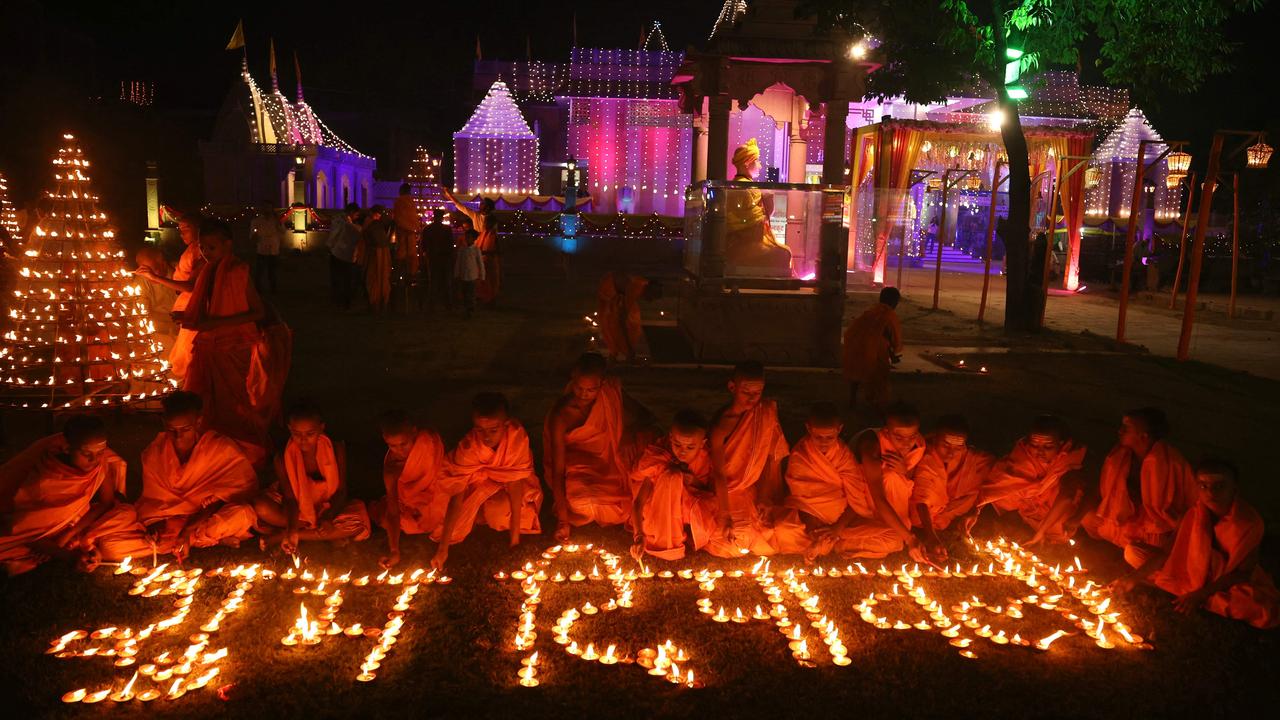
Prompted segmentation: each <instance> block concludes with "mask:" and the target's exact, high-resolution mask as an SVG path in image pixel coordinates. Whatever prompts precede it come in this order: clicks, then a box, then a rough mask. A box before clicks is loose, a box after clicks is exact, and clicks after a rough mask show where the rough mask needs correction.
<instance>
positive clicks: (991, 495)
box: [978, 438, 1087, 518]
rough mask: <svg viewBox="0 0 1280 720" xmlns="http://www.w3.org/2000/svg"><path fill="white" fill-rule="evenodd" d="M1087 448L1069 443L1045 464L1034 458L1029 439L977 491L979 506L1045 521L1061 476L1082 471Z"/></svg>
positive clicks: (1024, 440) (1012, 452)
mask: <svg viewBox="0 0 1280 720" xmlns="http://www.w3.org/2000/svg"><path fill="white" fill-rule="evenodd" d="M1086 450H1087V448H1086V447H1085V446H1083V445H1081V446H1078V447H1077V446H1076V445H1075V444H1074V443H1072V442H1071V441H1070V440H1068V441H1067V442H1066V443H1064V444H1063V446H1062V450H1061V451H1060V452H1059V453H1058V456H1057V457H1055V458H1054V459H1053V462H1051V463H1049V465H1047V466H1046V465H1043V464H1041V463H1040V461H1039V460H1036V459H1035V458H1034V457H1032V455H1031V451H1030V446H1029V445H1028V444H1027V439H1026V438H1022V439H1021V440H1018V442H1017V444H1015V445H1014V446H1013V450H1012V451H1011V452H1010V453H1009V454H1008V455H1007V456H1005V457H1004V458H1002V459H1000V460H999V461H997V462H996V464H995V466H994V467H993V468H992V469H991V476H990V478H988V480H987V482H986V483H985V484H984V485H983V486H982V489H981V490H980V491H979V492H978V505H988V504H993V503H994V504H995V506H996V507H997V508H999V509H1001V510H1018V511H1019V512H1020V513H1021V514H1022V515H1023V516H1024V517H1032V518H1043V517H1044V516H1045V515H1046V514H1048V512H1049V510H1051V509H1052V508H1053V504H1054V503H1055V502H1057V501H1058V487H1059V484H1060V483H1061V481H1062V476H1063V475H1066V474H1067V473H1069V472H1071V471H1073V470H1079V469H1080V467H1081V466H1082V465H1083V464H1084V455H1085V451H1086Z"/></svg>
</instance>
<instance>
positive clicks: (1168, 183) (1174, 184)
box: [1164, 173, 1186, 190]
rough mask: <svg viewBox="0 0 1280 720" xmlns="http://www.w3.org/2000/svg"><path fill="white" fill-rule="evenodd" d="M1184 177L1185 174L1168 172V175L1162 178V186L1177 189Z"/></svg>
mask: <svg viewBox="0 0 1280 720" xmlns="http://www.w3.org/2000/svg"><path fill="white" fill-rule="evenodd" d="M1184 177H1186V175H1174V174H1173V173H1169V177H1167V178H1165V180H1164V186H1165V187H1167V188H1169V189H1170V190H1177V189H1178V186H1179V185H1181V184H1182V178H1184Z"/></svg>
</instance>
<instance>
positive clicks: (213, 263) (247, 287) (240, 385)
mask: <svg viewBox="0 0 1280 720" xmlns="http://www.w3.org/2000/svg"><path fill="white" fill-rule="evenodd" d="M200 252H201V253H203V255H204V258H205V265H204V267H203V268H202V269H201V270H200V274H199V276H198V277H197V278H196V283H195V289H194V290H192V292H191V300H190V302H188V303H187V306H186V309H185V310H184V311H183V313H182V327H184V328H187V329H189V330H194V331H195V332H196V335H195V339H194V340H193V341H192V355H191V365H190V367H189V368H188V369H187V376H186V379H185V381H184V382H183V386H182V389H183V390H189V391H191V392H194V393H195V394H197V395H199V396H200V398H201V399H202V400H204V418H203V419H204V426H205V427H206V428H208V429H210V430H217V431H218V432H220V433H222V434H224V435H226V436H228V437H230V438H231V439H233V440H236V441H237V442H240V443H242V444H243V445H244V450H245V454H246V455H248V456H249V459H250V461H252V462H253V463H254V464H255V465H257V464H259V463H261V462H262V461H263V460H265V458H266V456H267V449H268V448H269V447H270V445H271V441H270V438H268V436H267V430H268V425H269V423H270V420H271V418H270V416H269V412H270V411H269V410H267V407H268V406H269V405H272V400H271V398H272V397H273V396H274V397H278V395H279V392H280V389H281V388H278V387H275V384H276V383H273V382H269V381H268V377H269V375H270V373H269V372H268V370H267V369H266V368H264V367H263V364H262V362H261V355H260V354H259V350H260V348H259V345H260V344H261V342H262V337H263V336H262V331H261V330H260V329H259V327H258V323H260V322H261V321H263V319H264V318H265V317H266V308H265V306H264V305H263V303H262V299H261V298H260V297H259V296H258V291H257V290H256V289H254V286H253V281H252V280H251V279H250V272H249V266H248V265H247V264H245V263H244V262H243V261H242V260H240V259H239V258H237V257H236V256H235V254H234V253H233V252H232V247H231V228H230V227H229V226H228V225H227V224H226V223H224V222H221V221H219V220H208V219H206V220H204V221H203V222H201V223H200Z"/></svg>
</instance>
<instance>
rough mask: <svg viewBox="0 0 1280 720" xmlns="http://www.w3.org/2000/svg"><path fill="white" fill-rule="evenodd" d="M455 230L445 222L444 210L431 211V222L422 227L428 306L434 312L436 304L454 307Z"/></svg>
mask: <svg viewBox="0 0 1280 720" xmlns="http://www.w3.org/2000/svg"><path fill="white" fill-rule="evenodd" d="M453 248H454V243H453V230H452V229H451V228H450V227H449V226H448V225H445V224H444V210H441V209H439V208H437V209H435V210H432V211H431V223H430V224H429V225H427V226H426V227H425V228H423V229H422V251H423V253H424V254H425V255H426V256H427V275H428V281H429V283H430V287H429V288H428V295H427V298H428V305H427V307H428V308H429V309H430V310H431V311H432V312H434V311H435V309H436V304H437V303H440V304H443V305H444V306H445V308H447V309H450V310H452V309H453V295H452V294H450V291H451V290H452V287H451V286H452V283H451V282H450V281H451V280H452V278H453Z"/></svg>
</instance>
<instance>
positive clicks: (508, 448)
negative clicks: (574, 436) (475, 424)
mask: <svg viewBox="0 0 1280 720" xmlns="http://www.w3.org/2000/svg"><path fill="white" fill-rule="evenodd" d="M444 472H445V475H446V476H447V480H446V482H447V483H448V484H449V485H454V484H461V485H462V486H463V487H465V488H466V489H465V490H463V491H462V492H463V496H462V506H461V508H460V509H459V511H458V519H457V524H455V525H454V530H453V538H452V539H450V541H449V542H451V543H456V542H460V541H461V540H462V539H463V538H465V537H466V536H467V534H468V533H470V532H471V528H472V527H473V526H474V525H475V523H476V522H480V523H482V524H484V525H488V526H489V527H491V528H493V529H494V530H510V529H511V501H510V499H509V498H508V497H507V492H506V488H507V484H508V483H512V482H516V481H517V480H523V481H524V504H523V505H522V506H521V508H520V532H521V533H523V534H525V535H537V534H538V533H540V532H542V524H541V523H540V522H539V520H538V512H539V511H540V510H541V509H542V487H541V484H540V483H539V482H538V475H537V473H535V472H534V471H533V452H532V451H531V450H530V448H529V434H528V433H527V432H525V430H524V426H523V425H521V424H520V423H518V422H516V421H515V420H508V421H507V427H506V430H505V431H504V433H503V436H502V439H501V440H500V441H499V442H498V446H497V447H496V448H491V447H489V446H488V445H485V443H484V439H483V438H482V436H481V434H480V431H479V430H475V429H473V430H472V431H471V432H469V433H467V434H466V436H465V437H463V438H462V441H461V442H459V443H458V446H457V447H456V448H454V449H453V452H452V453H451V454H450V455H449V458H448V460H447V461H446V462H445V470H444ZM438 535H439V536H442V535H443V529H442V530H441V532H440V533H438ZM432 539H435V540H439V539H440V538H439V537H438V536H437V535H432Z"/></svg>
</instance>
